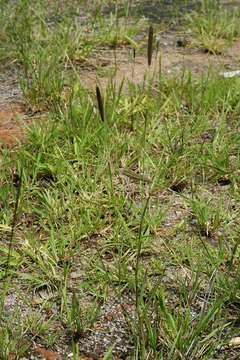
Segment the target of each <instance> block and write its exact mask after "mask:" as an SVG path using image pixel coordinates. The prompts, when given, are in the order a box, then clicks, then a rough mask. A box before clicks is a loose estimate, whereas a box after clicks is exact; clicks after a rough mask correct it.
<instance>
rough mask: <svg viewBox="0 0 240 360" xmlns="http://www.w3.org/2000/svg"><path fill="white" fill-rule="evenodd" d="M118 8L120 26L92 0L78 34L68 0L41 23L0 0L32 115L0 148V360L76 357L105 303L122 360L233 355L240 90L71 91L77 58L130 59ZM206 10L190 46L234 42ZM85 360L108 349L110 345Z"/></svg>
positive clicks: (131, 30) (5, 56)
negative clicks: (125, 358) (198, 41)
mask: <svg viewBox="0 0 240 360" xmlns="http://www.w3.org/2000/svg"><path fill="white" fill-rule="evenodd" d="M124 4H125V7H123V8H124V9H125V13H124V16H123V17H121V18H120V19H119V18H118V16H119V17H120V15H118V9H117V8H115V10H114V15H113V14H112V15H109V18H106V19H104V20H103V17H102V16H101V14H102V13H103V11H105V10H104V9H105V8H104V6H105V4H103V5H99V4H98V3H97V2H96V4H95V2H93V4H91V5H92V7H93V8H92V9H91V11H92V13H91V14H88V15H87V16H88V18H87V20H86V19H84V21H83V25H81V26H82V28H80V25H79V24H77V23H76V24H75V22H74V21H72V22H71V21H69V19H70V18H71V16H73V13H72V11H73V10H74V9H75V10H74V11H76V13H77V16H79V14H80V13H81V7H80V6H79V8H74V6H73V5H74V3H72V6H70V4H69V5H66V8H63V9H62V12H61V21H60V22H59V23H54V24H52V23H49V21H50V20H49V19H51V16H50V15H51V14H56V15H57V14H58V11H57V8H55V7H54V6H56V4H53V5H49V8H48V10H47V11H46V2H44V1H41V2H39V4H38V5H36V7H35V6H32V5H31V2H29V1H26V0H25V1H20V2H18V3H16V4H15V5H14V6H13V8H10V7H9V5H8V4H7V3H5V2H3V1H2V2H1V7H2V9H3V11H4V14H5V16H4V17H2V19H1V22H3V27H2V33H1V36H0V43H1V51H0V54H1V62H2V66H3V67H4V68H6V67H7V66H16V65H13V64H17V67H18V71H19V78H20V83H21V86H22V91H23V96H24V99H25V101H26V103H27V104H28V105H29V107H30V108H31V109H32V110H36V109H37V110H38V111H44V112H45V117H44V119H43V120H42V121H41V122H39V123H36V122H35V123H34V124H33V125H32V126H30V127H29V130H28V138H27V142H26V143H25V144H23V145H21V146H20V145H19V146H16V147H15V148H13V149H11V150H9V149H7V148H3V150H2V160H1V170H2V171H1V175H0V183H1V187H0V205H1V212H0V217H1V227H0V231H1V236H2V241H1V242H0V254H1V260H0V277H1V283H2V285H1V302H0V305H1V307H0V319H1V322H0V334H1V336H0V338H1V339H0V358H1V359H9V358H11V359H19V358H21V357H24V356H25V357H27V356H29V354H30V353H32V352H33V350H34V347H35V346H36V345H41V346H42V347H43V348H46V349H50V350H51V351H61V352H62V353H63V352H64V351H66V353H67V354H69V353H72V354H73V355H72V356H73V358H75V359H79V358H81V356H83V355H84V354H83V353H85V355H86V356H91V354H90V355H89V353H87V350H86V351H84V348H83V343H84V342H87V339H88V336H89V333H93V334H94V333H95V332H96V333H98V328H99V326H100V327H101V325H102V323H101V321H102V317H101V310H102V309H103V308H104V306H107V305H108V303H109V302H111V301H113V299H114V300H116V299H117V300H118V301H119V303H120V304H121V312H122V314H123V319H122V322H123V323H124V326H125V333H126V334H127V337H128V346H130V348H131V351H130V350H129V359H164V360H166V359H169V360H170V359H174V360H178V359H211V358H213V357H214V358H217V359H223V358H230V356H231V354H232V353H231V352H234V356H235V355H236V354H237V352H236V353H235V349H231V348H229V347H228V344H229V341H230V340H231V339H232V338H233V337H235V336H237V335H238V334H239V329H238V323H239V301H240V288H239V284H240V281H239V280H240V268H239V256H240V253H239V239H238V238H239V223H238V218H239V206H238V203H239V197H240V192H239V189H240V188H239V161H240V158H239V145H240V138H239V135H238V133H239V121H238V119H239V113H240V107H239V100H238V99H239V87H240V80H239V79H238V78H232V79H222V78H220V77H219V76H217V75H216V74H214V73H210V74H206V76H203V77H202V78H200V77H194V76H193V75H192V74H190V73H187V72H185V73H184V74H183V75H182V77H181V79H180V78H179V76H172V77H170V76H166V75H165V74H164V73H161V74H159V76H156V79H155V78H152V77H151V72H150V71H148V73H147V74H146V77H145V82H144V85H142V86H140V85H137V84H134V82H133V83H132V84H129V86H128V88H127V91H126V86H127V84H122V86H120V88H117V86H116V85H115V84H114V82H113V80H112V79H110V80H109V83H108V85H107V87H106V88H105V89H104V88H103V89H100V88H99V87H98V85H97V84H96V86H97V87H94V88H92V89H86V88H84V87H83V85H82V82H81V77H80V76H79V69H80V67H81V66H82V63H81V64H79V63H78V62H77V59H79V58H80V57H81V62H82V61H83V62H84V61H87V59H88V58H89V57H90V54H91V53H92V52H97V51H99V48H100V47H102V46H105V47H107V48H111V47H112V46H114V47H116V46H120V45H121V46H123V44H124V45H125V46H131V47H132V46H133V47H135V45H134V44H135V42H136V40H135V39H134V34H136V33H138V31H139V28H138V25H136V24H135V25H133V22H132V21H131V17H130V15H129V11H130V8H128V7H127V5H126V2H125V3H124ZM51 6H53V8H51ZM76 9H77V10H76ZM206 11H212V10H205V8H203V10H202V12H201V13H200V15H198V16H199V17H198V21H199V24H200V25H199V24H198V23H196V21H195V17H196V13H193V14H191V15H190V16H191V17H192V19H193V20H192V24H194V26H195V27H196V28H197V29H200V28H201V29H204V36H205V33H206V34H207V36H212V34H213V36H219V37H220V36H221V37H222V38H226V40H227V41H229V40H231V41H232V40H233V39H234V38H235V37H236V36H237V34H238V33H237V32H236V31H235V30H232V26H235V25H236V24H235V19H232V18H231V19H232V21H233V22H231V21H230V18H229V17H225V14H226V13H225V11H224V12H223V19H224V20H223V22H221V24H220V25H219V26H221V29H223V27H225V25H224V24H226V23H227V25H229V29H230V27H231V31H230V30H229V29H227V28H226V29H225V30H226V32H227V34H226V36H225V35H224V34H223V33H221V32H220V30H219V31H216V32H215V30H212V29H215V28H214V27H215V25H216V24H215V22H214V21H215V15H214V18H212V16H213V13H212V12H210V15H209V14H208V12H207V15H206ZM219 11H220V10H219ZM221 14H222V13H221ZM58 15H59V14H58ZM75 15H76V14H75ZM208 15H209V16H208ZM73 18H74V19H75V20H76V18H75V17H74V16H73ZM90 20H91V21H90ZM98 21H99V23H98ZM93 23H94V24H95V26H96V28H93V29H91V31H90V32H87V29H88V26H92V25H93ZM229 23H230V24H229ZM89 24H90V25H89ZM99 24H100V25H99ZM122 24H124V25H122ZM206 24H207V25H206ZM98 26H100V27H99V28H97V27H98ZM197 31H198V30H197ZM199 33H200V31H199ZM153 35H154V34H153V27H150V30H149V40H148V41H149V43H148V52H146V53H147V55H148V59H147V58H146V63H147V60H148V65H149V68H150V66H152V65H151V62H152V54H151V52H152V49H153V46H154V39H153V38H154V36H153ZM145 46H146V48H147V44H146V45H145ZM209 49H210V48H209ZM212 50H213V49H212ZM214 52H216V49H215V50H214ZM79 54H80V55H79ZM20 178H21V191H20V188H19V186H17V185H18V181H17V180H19V179H20ZM26 297H28V299H26ZM14 299H15V300H14ZM16 299H17V300H16ZM18 302H19V305H18V306H17V303H18ZM128 309H130V310H128ZM105 321H106V319H105ZM110 322H111V321H110ZM118 326H119V325H118ZM79 343H80V344H81V345H80V346H79V345H78V344H79ZM100 350H101V351H100V352H98V353H96V354H95V356H97V358H100V356H102V357H103V358H104V359H111V358H113V359H114V358H115V357H116V354H117V353H118V352H119V351H120V350H119V348H118V347H117V344H116V341H114V340H113V341H111V342H110V345H109V346H108V347H104V346H102V349H100ZM236 351H237V350H236Z"/></svg>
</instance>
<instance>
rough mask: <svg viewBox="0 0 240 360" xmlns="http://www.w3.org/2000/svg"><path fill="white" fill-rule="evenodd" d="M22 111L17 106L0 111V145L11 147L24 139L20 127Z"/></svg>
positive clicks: (22, 129)
mask: <svg viewBox="0 0 240 360" xmlns="http://www.w3.org/2000/svg"><path fill="white" fill-rule="evenodd" d="M23 117H24V109H23V107H21V106H19V105H16V104H14V105H12V106H11V107H10V106H8V107H7V108H6V109H4V110H0V143H1V144H4V145H6V146H8V147H10V148H11V147H13V146H14V145H16V144H17V143H18V142H19V141H23V140H24V138H25V131H24V128H23V125H22V120H23Z"/></svg>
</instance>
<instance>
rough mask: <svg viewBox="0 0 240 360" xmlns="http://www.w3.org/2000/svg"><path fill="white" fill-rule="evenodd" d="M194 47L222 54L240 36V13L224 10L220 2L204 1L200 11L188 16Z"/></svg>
mask: <svg viewBox="0 0 240 360" xmlns="http://www.w3.org/2000/svg"><path fill="white" fill-rule="evenodd" d="M188 20H189V26H190V29H191V31H192V34H193V40H192V46H197V47H199V48H201V49H203V50H204V51H206V52H209V53H212V54H221V53H222V52H224V50H225V49H226V48H227V47H228V46H229V45H231V44H232V43H233V41H234V40H236V38H237V37H238V36H239V33H240V29H239V25H238V23H239V12H238V11H236V10H235V11H234V12H233V11H231V10H228V9H223V7H222V6H221V4H220V3H219V2H218V1H211V0H210V1H203V2H202V5H201V8H200V10H197V11H195V12H193V13H192V14H191V15H189V16H188Z"/></svg>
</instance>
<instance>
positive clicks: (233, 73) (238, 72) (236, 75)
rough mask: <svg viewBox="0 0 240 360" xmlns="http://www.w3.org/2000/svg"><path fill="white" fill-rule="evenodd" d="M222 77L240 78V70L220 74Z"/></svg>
mask: <svg viewBox="0 0 240 360" xmlns="http://www.w3.org/2000/svg"><path fill="white" fill-rule="evenodd" d="M220 75H221V76H223V77H224V78H232V77H238V76H240V70H234V71H225V72H222V73H220Z"/></svg>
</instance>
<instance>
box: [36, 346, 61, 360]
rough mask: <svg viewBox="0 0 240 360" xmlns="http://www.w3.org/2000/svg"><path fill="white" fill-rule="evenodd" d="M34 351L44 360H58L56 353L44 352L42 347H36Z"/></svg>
mask: <svg viewBox="0 0 240 360" xmlns="http://www.w3.org/2000/svg"><path fill="white" fill-rule="evenodd" d="M35 351H36V352H37V353H38V354H40V355H41V356H42V357H43V359H44V360H59V357H58V354H57V353H56V352H53V351H49V350H46V349H44V348H43V347H40V346H36V348H35Z"/></svg>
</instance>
